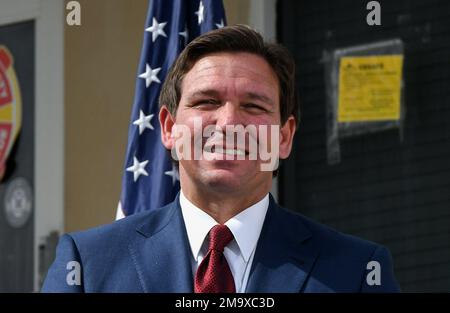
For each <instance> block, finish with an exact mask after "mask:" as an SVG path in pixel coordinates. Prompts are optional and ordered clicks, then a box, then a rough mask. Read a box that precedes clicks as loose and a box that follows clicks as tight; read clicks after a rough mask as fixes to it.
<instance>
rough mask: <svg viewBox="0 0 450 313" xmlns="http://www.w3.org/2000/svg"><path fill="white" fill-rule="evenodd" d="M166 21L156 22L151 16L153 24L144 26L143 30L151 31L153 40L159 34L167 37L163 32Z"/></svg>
mask: <svg viewBox="0 0 450 313" xmlns="http://www.w3.org/2000/svg"><path fill="white" fill-rule="evenodd" d="M166 24H167V22H164V23H158V21H157V20H156V18H153V24H152V26H150V27H149V28H146V29H145V31H147V32H151V33H152V41H153V42H155V40H156V38H158V36H159V35H161V36H163V37H167V35H166V33H165V32H164V26H166Z"/></svg>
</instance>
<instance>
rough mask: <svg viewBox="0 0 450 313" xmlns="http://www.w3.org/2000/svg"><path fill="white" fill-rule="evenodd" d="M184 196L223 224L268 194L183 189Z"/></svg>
mask: <svg viewBox="0 0 450 313" xmlns="http://www.w3.org/2000/svg"><path fill="white" fill-rule="evenodd" d="M181 189H182V190H183V194H184V196H185V197H186V198H187V199H188V200H189V201H191V202H192V203H193V204H194V205H195V206H196V207H198V208H200V209H201V210H203V211H204V212H206V213H207V214H208V215H210V216H211V217H212V218H214V220H215V221H216V222H218V223H219V224H224V223H225V222H226V221H228V220H229V219H230V218H232V217H233V216H235V215H237V214H239V213H240V212H242V211H244V210H245V209H247V208H249V207H250V206H252V205H254V204H255V203H257V202H259V201H261V200H262V199H263V198H264V197H265V196H266V195H267V193H268V192H269V190H270V188H269V189H267V190H266V189H264V190H261V191H259V192H255V193H253V194H245V195H240V194H238V193H237V192H236V193H228V192H227V193H226V195H225V196H224V192H217V193H216V192H212V191H210V190H208V191H204V190H203V189H201V188H189V187H187V188H186V187H185V188H183V184H181Z"/></svg>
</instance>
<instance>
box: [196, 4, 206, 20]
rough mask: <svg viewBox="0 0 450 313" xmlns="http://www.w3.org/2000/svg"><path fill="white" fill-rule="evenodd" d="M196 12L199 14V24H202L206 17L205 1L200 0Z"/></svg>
mask: <svg viewBox="0 0 450 313" xmlns="http://www.w3.org/2000/svg"><path fill="white" fill-rule="evenodd" d="M195 14H196V15H197V16H198V25H200V24H201V23H202V22H203V21H204V18H205V16H204V15H205V7H204V6H203V2H202V1H200V6H199V8H198V11H196V12H195Z"/></svg>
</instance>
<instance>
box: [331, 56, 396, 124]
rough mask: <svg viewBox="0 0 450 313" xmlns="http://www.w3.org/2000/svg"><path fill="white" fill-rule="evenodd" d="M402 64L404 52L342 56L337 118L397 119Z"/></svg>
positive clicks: (357, 119)
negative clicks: (400, 53)
mask: <svg viewBox="0 0 450 313" xmlns="http://www.w3.org/2000/svg"><path fill="white" fill-rule="evenodd" d="M402 66H403V56H402V55H379V56H363V57H343V58H341V63H340V67H339V99H338V101H339V103H338V121H339V122H362V121H386V120H398V119H399V118H400V95H401V88H400V87H401V75H402Z"/></svg>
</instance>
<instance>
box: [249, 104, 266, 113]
mask: <svg viewBox="0 0 450 313" xmlns="http://www.w3.org/2000/svg"><path fill="white" fill-rule="evenodd" d="M243 106H244V108H246V109H248V110H251V111H252V112H267V110H266V108H264V107H263V106H261V105H259V104H255V103H246V104H244V105H243Z"/></svg>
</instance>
